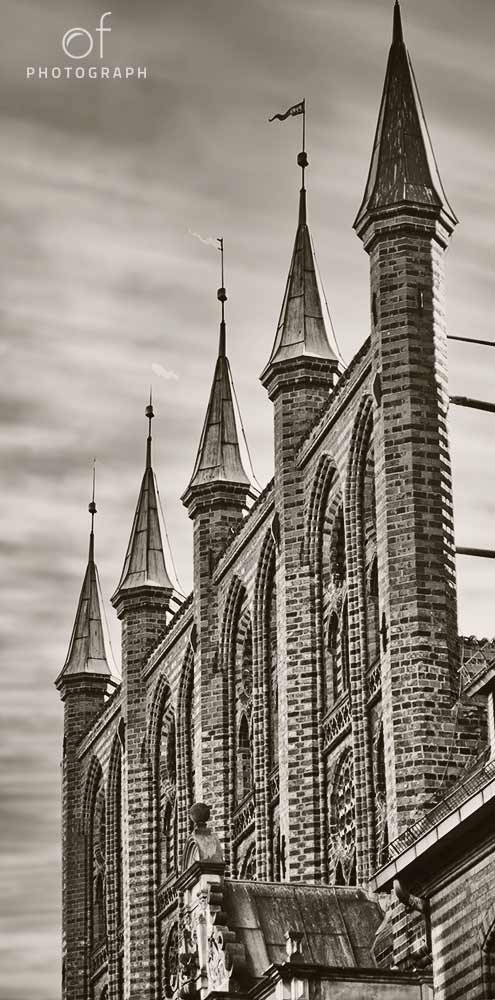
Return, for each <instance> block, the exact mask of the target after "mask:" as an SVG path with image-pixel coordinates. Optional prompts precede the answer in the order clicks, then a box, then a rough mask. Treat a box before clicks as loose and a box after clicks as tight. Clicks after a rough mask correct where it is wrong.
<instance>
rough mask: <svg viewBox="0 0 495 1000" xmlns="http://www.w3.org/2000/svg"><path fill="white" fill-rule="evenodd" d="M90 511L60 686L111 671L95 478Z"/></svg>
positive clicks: (57, 682) (58, 679)
mask: <svg viewBox="0 0 495 1000" xmlns="http://www.w3.org/2000/svg"><path fill="white" fill-rule="evenodd" d="M88 510H89V513H90V514H91V531H90V535H89V554H88V565H87V567H86V572H85V574H84V580H83V585H82V588H81V594H80V597H79V603H78V606H77V613H76V620H75V622H74V628H73V630H72V636H71V640H70V645H69V651H68V653H67V657H66V660H65V663H64V666H63V668H62V670H61V672H60V674H59V676H58V678H57V680H56V682H55V683H56V685H57V687H59V688H60V686H61V684H62V682H63V680H64V679H65V678H67V677H68V676H74V675H80V674H101V675H102V676H104V677H110V676H111V673H112V672H111V670H110V667H109V665H108V660H107V655H106V651H105V639H104V634H103V619H102V611H101V595H100V587H99V581H98V570H97V568H96V563H95V560H94V545H95V542H94V538H95V536H94V517H95V514H96V503H95V497H94V477H93V498H92V500H91V503H90V504H89V508H88Z"/></svg>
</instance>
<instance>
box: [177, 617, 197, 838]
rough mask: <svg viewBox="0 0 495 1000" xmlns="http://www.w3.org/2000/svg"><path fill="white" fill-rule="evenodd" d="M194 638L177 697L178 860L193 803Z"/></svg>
mask: <svg viewBox="0 0 495 1000" xmlns="http://www.w3.org/2000/svg"><path fill="white" fill-rule="evenodd" d="M193 640H194V636H193V633H192V632H191V636H190V637H189V643H188V648H187V652H186V655H185V657H184V661H183V664H182V671H181V675H180V680H179V692H178V696H177V722H178V726H177V756H178V764H179V766H178V770H177V806H178V815H177V829H178V856H179V858H182V854H183V852H184V848H185V845H186V840H187V837H188V833H189V822H190V821H189V810H190V808H191V806H192V804H193V801H194V734H193V724H194V720H193V697H194V653H195V650H194V641H193Z"/></svg>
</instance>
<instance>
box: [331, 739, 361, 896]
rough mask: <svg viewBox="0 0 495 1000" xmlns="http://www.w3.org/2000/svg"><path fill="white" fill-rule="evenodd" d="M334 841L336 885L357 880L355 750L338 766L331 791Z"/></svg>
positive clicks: (352, 882) (347, 752)
mask: <svg viewBox="0 0 495 1000" xmlns="http://www.w3.org/2000/svg"><path fill="white" fill-rule="evenodd" d="M329 806H330V816H331V823H330V831H331V835H330V845H329V854H330V857H331V859H332V860H333V869H334V882H335V884H336V885H355V884H356V803H355V793H354V765H353V757H352V750H350V749H349V750H347V751H346V752H345V754H344V756H343V758H342V760H341V762H340V765H339V767H338V770H337V773H336V776H335V780H334V784H333V789H332V790H331V794H330V803H329Z"/></svg>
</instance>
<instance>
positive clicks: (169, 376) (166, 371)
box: [151, 361, 179, 382]
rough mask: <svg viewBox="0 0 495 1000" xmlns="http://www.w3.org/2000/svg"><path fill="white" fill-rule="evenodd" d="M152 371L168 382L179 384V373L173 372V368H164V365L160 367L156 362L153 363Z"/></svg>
mask: <svg viewBox="0 0 495 1000" xmlns="http://www.w3.org/2000/svg"><path fill="white" fill-rule="evenodd" d="M151 369H152V371H153V372H154V373H155V375H159V376H160V378H164V379H165V381H166V382H177V381H178V379H179V376H178V374H177V372H174V371H172V369H171V368H164V367H163V365H158V364H157V363H156V361H154V362H153V364H152V366H151Z"/></svg>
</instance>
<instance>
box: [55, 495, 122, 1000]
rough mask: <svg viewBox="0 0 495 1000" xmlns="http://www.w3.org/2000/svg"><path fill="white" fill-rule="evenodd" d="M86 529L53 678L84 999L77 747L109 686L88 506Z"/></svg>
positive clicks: (76, 964) (66, 858)
mask: <svg viewBox="0 0 495 1000" xmlns="http://www.w3.org/2000/svg"><path fill="white" fill-rule="evenodd" d="M89 511H90V514H91V532H90V536H89V555H88V565H87V567H86V572H85V574H84V580H83V585H82V589H81V595H80V597H79V604H78V606H77V614H76V619H75V622H74V628H73V630H72V637H71V640H70V645H69V651H68V653H67V658H66V661H65V663H64V666H63V668H62V670H61V672H60V674H59V675H58V677H57V680H56V681H55V684H56V687H57V688H58V690H59V691H60V697H61V699H62V701H63V703H64V743H63V759H62V862H63V864H62V868H63V873H62V926H63V932H64V934H63V980H62V982H63V987H62V995H63V998H64V1000H86V998H87V995H88V993H87V990H88V984H87V982H86V969H87V967H88V956H87V952H86V950H87V947H88V927H87V900H86V882H85V873H84V865H83V864H82V863H81V862H82V859H83V858H84V852H85V842H84V835H83V831H82V788H81V784H80V780H79V768H78V761H77V748H78V744H79V743H80V741H81V739H82V737H83V736H84V735H85V733H87V731H88V729H89V728H90V726H91V724H92V722H93V721H94V719H95V718H96V716H97V715H98V714H99V712H100V711H101V709H102V708H103V702H104V697H105V694H106V692H107V690H108V688H109V686H110V685H113V683H114V682H113V681H112V676H111V670H110V667H109V665H108V660H107V655H106V652H105V640H104V634H103V625H102V614H101V603H100V601H101V598H100V589H99V581H98V571H97V568H96V563H95V559H94V530H93V525H94V515H95V514H96V504H95V501H94V493H93V499H92V501H91V503H90V505H89Z"/></svg>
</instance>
